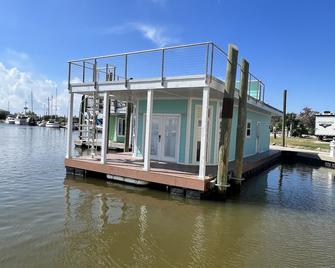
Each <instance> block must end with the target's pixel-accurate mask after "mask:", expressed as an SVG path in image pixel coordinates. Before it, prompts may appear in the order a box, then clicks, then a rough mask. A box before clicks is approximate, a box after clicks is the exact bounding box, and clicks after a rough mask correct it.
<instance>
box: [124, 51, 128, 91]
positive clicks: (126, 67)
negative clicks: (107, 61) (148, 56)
mask: <svg viewBox="0 0 335 268" xmlns="http://www.w3.org/2000/svg"><path fill="white" fill-rule="evenodd" d="M127 76H128V55H127V54H126V55H125V58H124V86H125V87H127V86H128V77H127Z"/></svg>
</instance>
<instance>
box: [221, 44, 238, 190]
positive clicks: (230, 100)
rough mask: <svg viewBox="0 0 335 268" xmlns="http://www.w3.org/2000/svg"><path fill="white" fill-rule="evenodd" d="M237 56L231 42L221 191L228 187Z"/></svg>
mask: <svg viewBox="0 0 335 268" xmlns="http://www.w3.org/2000/svg"><path fill="white" fill-rule="evenodd" d="M237 58H238V50H237V48H236V47H235V46H234V45H231V44H230V45H229V49H228V59H227V68H226V81H225V90H224V96H223V101H222V112H221V117H222V120H221V126H220V129H221V135H220V145H219V162H218V171H217V181H216V182H217V187H218V190H219V192H221V193H225V192H226V188H227V187H228V164H229V144H230V133H231V124H232V118H233V110H234V92H235V84H236V69H237Z"/></svg>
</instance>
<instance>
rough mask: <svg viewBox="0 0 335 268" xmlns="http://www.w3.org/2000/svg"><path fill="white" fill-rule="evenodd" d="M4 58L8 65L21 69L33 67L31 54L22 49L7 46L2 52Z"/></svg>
mask: <svg viewBox="0 0 335 268" xmlns="http://www.w3.org/2000/svg"><path fill="white" fill-rule="evenodd" d="M2 59H3V61H4V63H5V64H6V65H9V66H10V67H17V68H20V69H32V64H31V60H30V56H29V55H28V54H27V53H25V52H21V51H16V50H14V49H11V48H7V49H6V50H5V51H4V53H3V54H2Z"/></svg>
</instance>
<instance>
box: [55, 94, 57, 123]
mask: <svg viewBox="0 0 335 268" xmlns="http://www.w3.org/2000/svg"><path fill="white" fill-rule="evenodd" d="M55 114H56V117H57V88H56V107H55Z"/></svg>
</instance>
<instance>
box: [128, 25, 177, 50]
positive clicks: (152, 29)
mask: <svg viewBox="0 0 335 268" xmlns="http://www.w3.org/2000/svg"><path fill="white" fill-rule="evenodd" d="M133 25H134V28H135V29H136V30H137V31H139V32H140V33H141V34H142V35H143V36H144V37H145V38H146V39H149V40H150V41H152V42H153V43H154V44H156V45H157V46H159V47H164V46H166V45H169V44H172V43H176V42H177V39H176V38H173V37H171V36H169V34H168V33H167V30H166V29H165V28H164V27H159V26H154V25H149V24H142V23H134V24H133Z"/></svg>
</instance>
